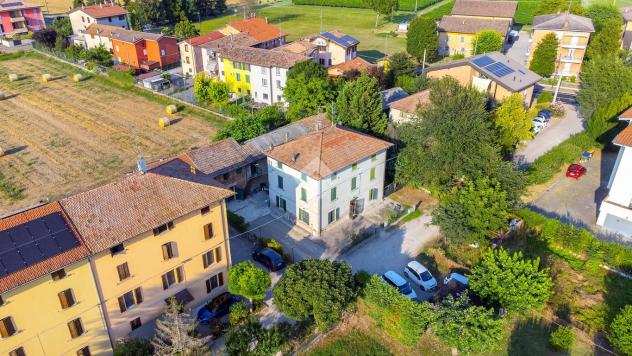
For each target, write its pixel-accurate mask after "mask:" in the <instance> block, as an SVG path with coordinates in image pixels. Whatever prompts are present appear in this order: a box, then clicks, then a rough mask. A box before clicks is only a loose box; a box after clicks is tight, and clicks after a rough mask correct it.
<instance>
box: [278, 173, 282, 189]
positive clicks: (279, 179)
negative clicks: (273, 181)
mask: <svg viewBox="0 0 632 356" xmlns="http://www.w3.org/2000/svg"><path fill="white" fill-rule="evenodd" d="M277 187H279V189H281V190H283V177H281V176H277Z"/></svg>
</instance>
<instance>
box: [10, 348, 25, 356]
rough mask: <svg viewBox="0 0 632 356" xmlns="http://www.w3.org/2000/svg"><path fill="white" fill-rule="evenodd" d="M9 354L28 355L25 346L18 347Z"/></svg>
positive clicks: (13, 355) (14, 355)
mask: <svg viewBox="0 0 632 356" xmlns="http://www.w3.org/2000/svg"><path fill="white" fill-rule="evenodd" d="M9 356H26V353H25V352H24V348H23V347H18V348H17V349H15V350H13V351H11V352H9Z"/></svg>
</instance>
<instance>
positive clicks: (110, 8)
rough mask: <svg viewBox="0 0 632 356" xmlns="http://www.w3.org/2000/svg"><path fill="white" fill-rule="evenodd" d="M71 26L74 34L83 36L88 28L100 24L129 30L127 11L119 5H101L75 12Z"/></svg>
mask: <svg viewBox="0 0 632 356" xmlns="http://www.w3.org/2000/svg"><path fill="white" fill-rule="evenodd" d="M68 17H69V18H70V25H71V26H72V33H74V34H75V35H80V34H82V33H83V32H84V31H85V30H86V28H88V26H90V25H92V24H95V23H98V24H101V25H110V26H117V27H122V28H125V29H128V30H129V28H130V27H129V21H128V19H127V11H126V10H125V9H123V8H122V7H120V6H118V5H111V4H100V5H92V6H85V7H82V8H77V9H75V10H73V11H72V12H71V13H70V15H69V16H68Z"/></svg>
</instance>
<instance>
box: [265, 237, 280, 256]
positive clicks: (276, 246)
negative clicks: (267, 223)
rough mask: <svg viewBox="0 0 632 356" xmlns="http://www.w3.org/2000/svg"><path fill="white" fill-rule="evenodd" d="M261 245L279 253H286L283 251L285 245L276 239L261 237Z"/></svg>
mask: <svg viewBox="0 0 632 356" xmlns="http://www.w3.org/2000/svg"><path fill="white" fill-rule="evenodd" d="M259 243H260V244H261V247H267V248H269V249H272V250H274V251H276V252H278V253H279V255H281V256H283V255H284V254H285V253H284V252H283V245H281V243H280V242H279V241H277V240H275V239H261V240H260V241H259Z"/></svg>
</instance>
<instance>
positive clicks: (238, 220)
mask: <svg viewBox="0 0 632 356" xmlns="http://www.w3.org/2000/svg"><path fill="white" fill-rule="evenodd" d="M228 224H230V226H232V227H233V228H234V229H235V230H237V231H239V232H244V231H246V230H248V223H247V222H246V220H245V219H244V218H243V217H241V216H240V215H237V214H235V213H233V212H231V211H229V212H228Z"/></svg>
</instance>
